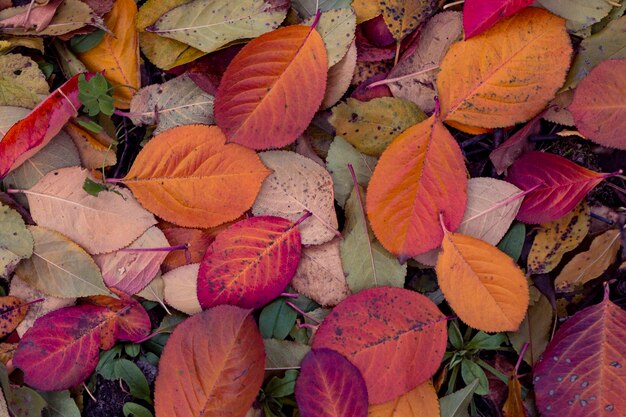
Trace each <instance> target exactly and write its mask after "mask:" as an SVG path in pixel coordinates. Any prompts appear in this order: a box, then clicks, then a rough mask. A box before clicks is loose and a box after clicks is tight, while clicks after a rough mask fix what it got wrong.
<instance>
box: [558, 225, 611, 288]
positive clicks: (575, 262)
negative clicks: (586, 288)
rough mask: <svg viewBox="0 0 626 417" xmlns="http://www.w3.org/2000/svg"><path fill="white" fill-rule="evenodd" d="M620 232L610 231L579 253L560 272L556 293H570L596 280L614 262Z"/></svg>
mask: <svg viewBox="0 0 626 417" xmlns="http://www.w3.org/2000/svg"><path fill="white" fill-rule="evenodd" d="M619 238H620V231H619V230H615V229H611V230H608V231H606V232H604V233H602V234H601V235H600V236H598V237H596V238H595V239H594V240H593V242H591V247H589V250H588V251H586V252H582V253H579V254H578V255H576V256H574V258H573V259H572V260H571V261H570V262H569V263H568V264H567V265H565V267H564V268H563V269H562V270H561V273H560V274H559V276H558V277H556V281H554V286H555V288H556V290H557V291H558V292H567V291H572V290H573V289H575V288H577V287H580V286H582V285H583V284H585V283H586V282H588V281H591V280H592V279H595V278H598V277H599V276H600V275H602V274H603V273H604V271H606V269H607V268H608V267H609V266H611V264H613V262H615V257H616V256H617V252H618V251H619V248H620V246H621V241H620V240H619Z"/></svg>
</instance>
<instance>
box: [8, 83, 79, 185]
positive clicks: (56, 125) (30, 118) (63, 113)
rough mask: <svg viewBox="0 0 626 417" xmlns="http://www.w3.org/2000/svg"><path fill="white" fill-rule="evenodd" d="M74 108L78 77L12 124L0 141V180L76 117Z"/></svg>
mask: <svg viewBox="0 0 626 417" xmlns="http://www.w3.org/2000/svg"><path fill="white" fill-rule="evenodd" d="M78 107H80V102H79V101H78V76H75V77H72V78H70V79H69V80H68V81H67V82H65V84H63V85H62V86H61V87H59V88H58V89H57V90H55V91H54V92H53V93H52V94H50V96H48V98H46V99H45V100H44V101H42V102H41V103H40V104H39V105H38V106H37V107H35V108H34V109H33V110H32V111H31V112H30V113H29V114H28V115H27V116H25V117H23V118H22V119H20V120H19V121H18V122H17V123H15V124H13V125H12V126H11V128H10V129H9V130H8V131H7V132H6V134H5V135H4V138H3V139H2V141H0V178H4V177H5V176H6V174H8V173H9V172H10V171H12V170H14V169H15V168H17V167H18V166H20V165H22V164H23V163H24V161H26V160H27V159H28V158H30V157H31V156H33V155H34V154H36V153H37V152H38V151H39V150H41V148H43V147H44V146H46V145H47V144H48V142H50V141H51V140H52V138H53V137H54V136H56V135H57V133H59V132H60V131H61V129H62V128H63V125H64V124H65V123H67V121H68V120H69V119H70V117H72V116H75V115H76V113H77V111H78Z"/></svg>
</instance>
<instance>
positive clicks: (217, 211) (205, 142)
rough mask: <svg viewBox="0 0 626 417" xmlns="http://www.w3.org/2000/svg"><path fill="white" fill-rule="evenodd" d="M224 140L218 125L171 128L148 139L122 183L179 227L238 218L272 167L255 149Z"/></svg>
mask: <svg viewBox="0 0 626 417" xmlns="http://www.w3.org/2000/svg"><path fill="white" fill-rule="evenodd" d="M225 140H226V138H225V137H224V135H223V134H222V132H221V131H220V130H219V128H217V127H215V126H204V125H190V126H180V127H176V128H174V129H170V130H168V131H166V132H164V133H161V134H160V135H157V136H155V137H154V138H152V140H150V142H148V144H147V145H146V146H145V147H144V148H143V149H142V150H141V152H140V153H139V155H138V156H137V159H136V160H135V162H134V163H133V166H132V167H131V169H130V171H129V172H128V174H127V175H126V177H124V178H123V179H122V182H123V183H124V184H125V185H127V186H128V187H129V188H130V189H131V190H132V192H133V194H134V195H135V196H136V197H137V199H138V200H139V202H141V204H142V205H144V207H146V208H147V209H149V210H151V211H153V212H154V213H155V214H157V215H158V216H159V217H161V218H163V219H165V220H167V221H169V222H172V223H175V224H177V225H180V226H185V227H213V226H218V225H220V224H222V223H225V222H227V221H230V220H234V219H236V218H237V217H239V216H241V215H242V214H243V212H244V211H246V210H248V209H249V208H250V206H251V205H252V203H253V201H254V199H255V198H256V196H257V193H258V192H259V188H260V187H261V182H262V181H263V180H264V179H265V177H266V176H267V174H268V171H267V169H266V168H265V167H264V166H263V164H262V163H261V161H260V160H259V158H258V157H257V155H256V154H255V153H254V152H253V151H252V150H249V149H245V148H244V147H242V146H240V145H237V144H225V143H224V142H225ZM182 180H184V181H182ZM207 196H213V197H212V198H207ZM217 196H219V197H217Z"/></svg>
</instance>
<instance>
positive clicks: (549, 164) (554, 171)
mask: <svg viewBox="0 0 626 417" xmlns="http://www.w3.org/2000/svg"><path fill="white" fill-rule="evenodd" d="M610 175H611V174H608V175H607V174H599V173H597V172H594V171H590V170H588V169H586V168H583V167H581V166H579V165H576V164H575V163H573V162H571V161H569V160H568V159H565V158H563V157H561V156H558V155H554V154H550V153H545V152H538V151H532V152H528V153H527V154H526V155H524V156H522V157H521V158H520V159H518V160H517V161H515V163H514V164H513V165H512V166H511V168H509V173H508V176H507V177H506V180H507V181H508V182H510V183H511V184H513V185H516V186H517V187H519V188H520V189H522V190H524V191H528V190H531V189H533V188H534V190H533V191H531V192H529V193H528V194H527V195H526V196H525V197H524V201H523V202H522V206H521V208H520V210H519V212H518V213H517V219H518V220H520V221H523V222H524V223H536V224H539V223H547V222H550V221H553V220H557V219H560V218H561V217H563V216H565V215H566V214H567V213H569V212H570V211H571V210H573V209H574V207H576V205H577V204H578V203H580V201H581V200H582V199H583V198H584V197H585V196H586V195H587V193H588V192H589V191H591V189H592V188H593V187H595V186H596V185H598V184H599V183H600V182H601V181H602V180H603V179H604V178H607V177H608V176H610Z"/></svg>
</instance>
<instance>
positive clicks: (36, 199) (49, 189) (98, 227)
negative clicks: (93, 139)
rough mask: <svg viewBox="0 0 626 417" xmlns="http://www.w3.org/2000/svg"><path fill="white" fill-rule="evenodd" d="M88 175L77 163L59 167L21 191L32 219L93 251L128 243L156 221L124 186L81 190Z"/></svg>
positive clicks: (96, 251)
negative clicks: (110, 189) (95, 190)
mask: <svg viewBox="0 0 626 417" xmlns="http://www.w3.org/2000/svg"><path fill="white" fill-rule="evenodd" d="M0 143H1V142H0ZM88 178H89V179H91V180H92V181H94V180H95V179H94V178H93V177H91V176H90V175H89V174H88V172H87V171H86V170H84V169H81V168H79V167H73V168H61V169H58V170H55V171H51V172H49V173H47V174H46V175H45V176H44V177H43V178H42V179H41V180H40V181H39V182H38V183H37V184H36V185H35V186H34V187H32V188H31V189H30V190H27V191H23V192H24V193H25V194H26V197H28V203H29V204H30V210H31V215H32V216H33V219H34V220H35V222H36V223H37V224H38V225H40V226H43V227H47V228H49V229H52V230H56V231H57V232H60V233H63V234H64V235H65V236H67V237H69V238H70V239H72V240H73V241H75V242H76V243H78V244H79V245H81V246H82V247H83V248H85V249H86V250H87V251H88V252H89V253H91V254H94V255H96V254H99V253H106V252H111V251H114V250H118V249H120V248H123V247H125V246H128V245H129V244H130V243H132V241H133V240H135V239H137V238H138V237H139V236H140V235H141V234H142V233H143V232H145V231H146V230H147V229H148V228H149V227H150V226H153V225H155V224H156V220H155V219H154V216H152V214H150V213H149V212H147V211H146V210H144V209H143V208H142V207H141V206H140V205H139V203H138V202H137V201H136V200H135V199H134V198H133V196H132V194H131V193H130V192H129V191H128V190H125V189H121V188H116V189H114V190H113V191H106V192H101V193H99V194H98V195H97V196H93V195H90V194H88V193H87V192H85V191H84V190H83V184H84V182H85V180H86V179H88ZM50 213H54V216H51V215H50Z"/></svg>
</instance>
